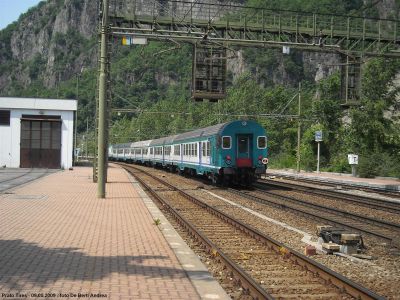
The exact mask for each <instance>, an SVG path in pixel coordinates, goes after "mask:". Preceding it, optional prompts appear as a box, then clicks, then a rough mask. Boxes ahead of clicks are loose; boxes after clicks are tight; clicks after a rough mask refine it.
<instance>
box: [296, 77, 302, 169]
mask: <svg viewBox="0 0 400 300" xmlns="http://www.w3.org/2000/svg"><path fill="white" fill-rule="evenodd" d="M300 116H301V82H299V118H298V119H297V173H300V134H301V121H300V118H301V117H300Z"/></svg>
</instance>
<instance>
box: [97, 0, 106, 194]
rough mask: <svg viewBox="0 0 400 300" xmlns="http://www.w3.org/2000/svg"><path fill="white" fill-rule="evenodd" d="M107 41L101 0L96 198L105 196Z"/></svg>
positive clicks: (104, 7)
mask: <svg viewBox="0 0 400 300" xmlns="http://www.w3.org/2000/svg"><path fill="white" fill-rule="evenodd" d="M107 41H108V0H103V16H102V23H101V52H100V74H99V122H98V124H99V125H98V126H99V128H98V142H97V153H98V164H97V165H98V168H99V169H98V180H97V198H105V197H106V182H105V180H106V166H105V163H106V157H105V154H106V149H105V147H106V140H107V139H106V134H107V131H106V117H107V112H106V95H107V75H108V74H107V63H108V62H107V59H108V55H107Z"/></svg>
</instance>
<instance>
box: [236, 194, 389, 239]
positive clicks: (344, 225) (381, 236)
mask: <svg viewBox="0 0 400 300" xmlns="http://www.w3.org/2000/svg"><path fill="white" fill-rule="evenodd" d="M228 190H229V191H231V192H232V193H235V194H238V195H240V196H242V197H245V198H249V199H252V200H255V201H257V202H259V203H261V204H264V205H265V204H266V203H268V205H271V204H272V205H274V206H276V207H278V208H281V209H282V208H284V209H289V210H292V211H294V212H296V213H299V212H300V213H302V214H304V215H308V216H311V217H312V218H316V219H320V220H323V221H327V222H329V223H330V224H335V225H340V226H343V227H346V228H350V229H353V230H356V231H359V232H364V233H368V234H370V235H373V236H376V237H379V238H382V239H384V240H388V241H390V242H391V241H393V237H392V236H387V235H385V234H382V233H379V232H374V231H371V230H368V229H365V228H360V227H357V226H353V225H351V224H348V223H344V222H341V221H337V220H333V219H331V218H327V217H324V216H321V215H320V214H317V213H312V212H310V211H306V210H303V209H300V208H296V207H292V206H290V205H288V204H287V203H284V204H283V203H278V202H275V201H272V200H269V199H265V198H261V197H257V196H255V195H249V194H247V193H244V192H242V191H239V190H235V189H231V188H229V189H228ZM273 196H274V197H278V198H281V199H282V200H289V201H291V202H294V201H297V200H298V199H295V200H292V199H290V198H289V197H286V196H281V195H275V194H273ZM308 204H310V203H308ZM310 206H312V204H310Z"/></svg>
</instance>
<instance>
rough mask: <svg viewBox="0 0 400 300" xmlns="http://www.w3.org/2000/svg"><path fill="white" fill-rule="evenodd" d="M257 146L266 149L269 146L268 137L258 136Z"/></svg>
mask: <svg viewBox="0 0 400 300" xmlns="http://www.w3.org/2000/svg"><path fill="white" fill-rule="evenodd" d="M257 148H258V149H265V148H267V137H265V136H259V137H258V138H257Z"/></svg>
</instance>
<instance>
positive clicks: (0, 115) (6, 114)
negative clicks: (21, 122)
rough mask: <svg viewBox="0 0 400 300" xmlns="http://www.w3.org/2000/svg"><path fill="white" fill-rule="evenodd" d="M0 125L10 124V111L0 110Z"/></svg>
mask: <svg viewBox="0 0 400 300" xmlns="http://www.w3.org/2000/svg"><path fill="white" fill-rule="evenodd" d="M0 125H3V126H10V111H9V110H0Z"/></svg>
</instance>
